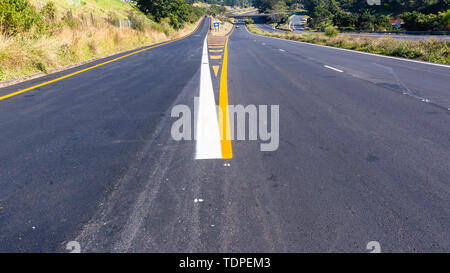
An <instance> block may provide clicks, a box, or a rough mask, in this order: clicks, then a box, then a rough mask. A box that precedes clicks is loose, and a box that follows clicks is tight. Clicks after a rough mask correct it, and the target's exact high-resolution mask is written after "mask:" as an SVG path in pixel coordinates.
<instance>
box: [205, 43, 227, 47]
mask: <svg viewBox="0 0 450 273" xmlns="http://www.w3.org/2000/svg"><path fill="white" fill-rule="evenodd" d="M224 45H225V44H223V43H220V44H212V43H209V44H208V46H222V47H223V46H224Z"/></svg>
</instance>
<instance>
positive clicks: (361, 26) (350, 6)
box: [253, 0, 450, 31]
mask: <svg viewBox="0 0 450 273" xmlns="http://www.w3.org/2000/svg"><path fill="white" fill-rule="evenodd" d="M377 2H378V3H377ZM369 3H371V4H369ZM253 5H254V6H255V7H256V8H258V9H259V11H260V12H265V13H272V14H274V15H273V16H272V18H270V19H269V21H268V23H270V24H272V23H275V24H277V26H280V25H284V24H286V23H288V18H289V16H290V15H291V14H293V13H297V14H303V15H308V23H307V26H308V27H309V28H310V29H311V30H318V31H325V29H326V28H327V27H330V26H334V27H336V28H337V29H339V30H341V31H349V30H350V31H395V30H400V31H401V30H407V31H450V0H379V1H376V0H372V1H367V0H253ZM397 23H398V24H397Z"/></svg>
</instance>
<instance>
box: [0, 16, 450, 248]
mask: <svg viewBox="0 0 450 273" xmlns="http://www.w3.org/2000/svg"><path fill="white" fill-rule="evenodd" d="M207 28H208V23H205V22H204V23H203V24H202V25H201V26H200V28H199V30H198V31H197V32H196V33H195V34H193V35H191V36H190V37H188V38H186V39H183V40H180V41H176V42H173V43H171V44H168V45H164V46H161V47H157V48H153V49H151V50H148V51H145V52H142V53H139V54H136V55H133V56H130V57H127V58H124V59H121V60H119V61H116V62H113V63H110V64H107V65H104V66H101V67H98V68H95V69H92V70H89V71H86V72H84V73H81V74H79V75H76V76H74V77H71V78H67V79H64V80H62V81H58V82H56V83H53V84H50V85H47V86H44V87H41V88H38V89H36V90H32V91H30V92H27V93H23V94H21V95H18V96H15V97H12V98H9V99H7V100H4V101H0V140H1V141H0V166H1V170H2V171H1V172H0V187H1V190H0V242H1V243H0V251H1V252H64V251H65V244H66V243H67V242H68V241H72V240H75V241H78V242H80V244H81V250H82V251H83V252H311V251H312V252H367V250H366V245H367V242H369V241H379V242H380V244H381V249H382V251H383V252H448V251H450V249H449V242H450V234H449V232H448V230H449V227H450V198H449V196H450V195H449V192H450V185H449V181H450V180H449V170H450V138H449V136H450V127H449V124H450V115H449V111H448V110H447V108H449V107H450V92H449V89H448V86H450V73H449V71H450V68H448V67H444V66H433V65H429V64H422V63H414V62H406V61H404V60H397V59H391V58H384V57H379V56H372V55H366V54H360V53H355V52H350V51H343V50H338V49H332V48H327V47H319V46H315V45H308V44H302V43H295V42H292V41H284V40H279V39H273V38H266V37H261V36H256V35H253V34H250V33H248V31H247V30H246V29H245V27H244V26H243V25H241V26H240V27H239V28H236V29H235V31H234V32H233V34H232V35H231V37H230V40H229V48H228V54H229V55H228V93H229V103H230V104H232V105H237V104H242V105H269V106H270V105H279V109H280V122H279V126H280V131H279V136H280V145H279V149H278V150H276V151H274V152H261V151H260V146H259V144H260V141H233V142H232V145H233V158H232V159H230V160H220V159H217V160H194V154H195V141H180V142H177V141H175V140H173V139H172V138H171V135H170V129H171V126H172V124H173V122H174V121H175V120H176V118H171V117H170V113H171V109H172V107H173V106H175V105H179V104H184V105H188V106H189V107H191V109H192V107H193V102H194V96H198V91H199V85H200V82H199V81H200V70H199V69H200V62H201V53H202V46H203V40H204V38H205V35H206V33H207ZM325 65H327V66H329V67H333V68H335V69H338V70H342V71H343V72H338V71H335V70H332V69H329V68H327V67H325ZM35 82H39V80H34V82H33V83H35ZM28 84H29V83H28ZM26 85H27V83H24V84H22V85H21V86H20V87H22V86H26ZM17 88H18V87H14V86H13V87H9V88H8V89H1V90H0V93H1V94H6V93H8V92H11V90H15V89H17ZM216 89H217V88H216ZM215 92H216V102H217V98H218V90H215ZM424 99H425V101H423V100H424ZM428 101H429V102H428ZM228 164H230V165H229V166H228ZM195 199H197V200H198V199H202V200H204V201H203V202H194V200H195Z"/></svg>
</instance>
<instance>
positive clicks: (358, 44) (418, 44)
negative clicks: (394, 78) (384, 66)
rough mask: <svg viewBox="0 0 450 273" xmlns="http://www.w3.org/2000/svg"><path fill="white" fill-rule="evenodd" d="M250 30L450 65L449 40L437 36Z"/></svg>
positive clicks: (251, 27)
mask: <svg viewBox="0 0 450 273" xmlns="http://www.w3.org/2000/svg"><path fill="white" fill-rule="evenodd" d="M247 27H248V29H249V31H250V32H252V33H255V34H259V35H265V36H268V37H275V38H281V39H287V40H293V41H299V42H305V43H312V44H320V45H326V46H333V47H339V48H345V49H351V50H358V51H364V52H369V53H375V54H382V55H388V56H395V57H402V58H408V59H415V60H421V61H427V62H434V63H443V64H450V42H445V41H442V40H437V39H433V38H431V39H427V40H400V39H393V38H389V37H387V38H384V37H383V38H374V37H350V36H346V35H336V34H337V32H338V31H337V30H336V29H335V28H334V27H333V28H332V29H331V28H327V29H326V30H325V33H305V34H294V33H274V32H266V31H263V30H261V29H259V28H258V27H256V26H255V25H253V24H248V25H247Z"/></svg>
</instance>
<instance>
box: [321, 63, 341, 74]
mask: <svg viewBox="0 0 450 273" xmlns="http://www.w3.org/2000/svg"><path fill="white" fill-rule="evenodd" d="M324 67H326V68H329V69H331V70H334V71H337V72H340V73H342V72H344V71H342V70H340V69H337V68H334V67H331V66H329V65H324Z"/></svg>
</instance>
